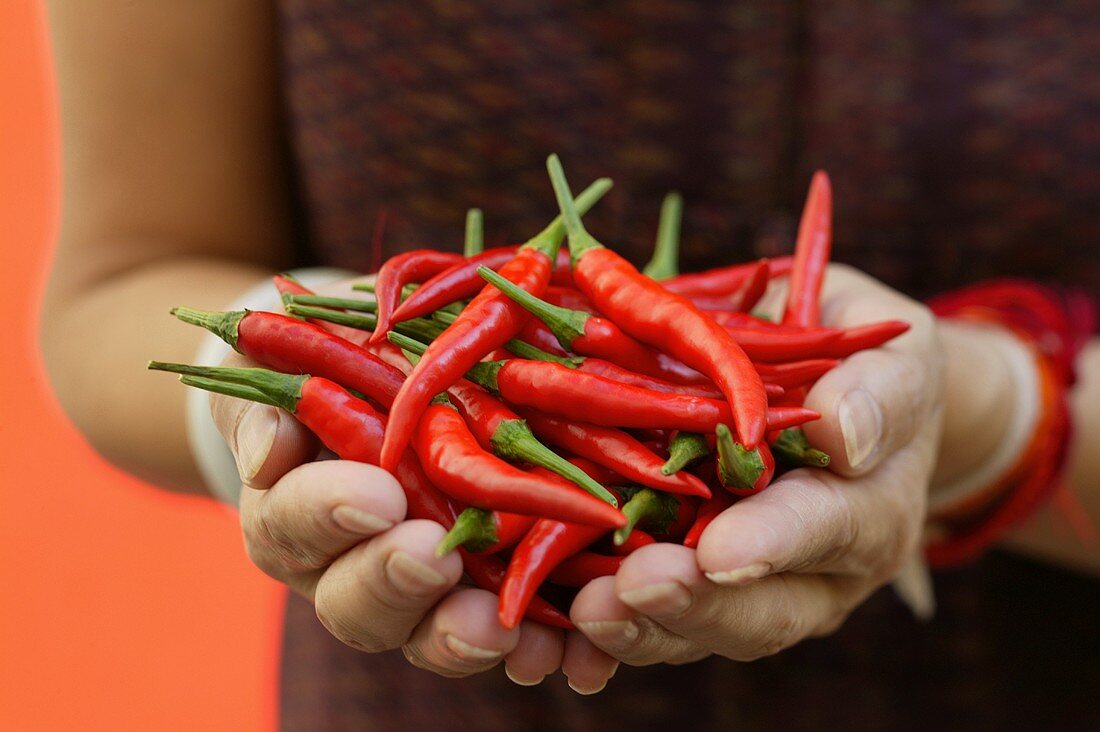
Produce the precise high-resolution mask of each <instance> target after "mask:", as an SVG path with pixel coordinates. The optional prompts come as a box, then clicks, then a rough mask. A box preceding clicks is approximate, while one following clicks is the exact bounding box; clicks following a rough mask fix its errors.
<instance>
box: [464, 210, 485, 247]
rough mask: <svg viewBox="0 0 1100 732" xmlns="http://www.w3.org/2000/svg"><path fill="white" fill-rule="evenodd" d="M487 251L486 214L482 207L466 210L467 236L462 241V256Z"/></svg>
mask: <svg viewBox="0 0 1100 732" xmlns="http://www.w3.org/2000/svg"><path fill="white" fill-rule="evenodd" d="M483 251H485V214H483V213H482V212H481V209H480V208H471V209H470V210H469V211H467V212H466V238H465V239H464V240H463V242H462V256H463V257H465V258H466V259H470V258H471V257H476V256H477V255H479V254H481V253H482V252H483Z"/></svg>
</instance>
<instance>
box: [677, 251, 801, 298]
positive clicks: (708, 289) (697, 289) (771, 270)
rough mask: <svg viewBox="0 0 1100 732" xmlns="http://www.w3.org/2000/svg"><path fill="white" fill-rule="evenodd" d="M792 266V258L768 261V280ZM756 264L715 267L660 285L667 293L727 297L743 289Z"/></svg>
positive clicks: (785, 271) (780, 274)
mask: <svg viewBox="0 0 1100 732" xmlns="http://www.w3.org/2000/svg"><path fill="white" fill-rule="evenodd" d="M793 265H794V257H776V258H775V259H769V260H768V278H769V279H775V278H776V277H781V276H783V275H785V274H788V273H789V272H790V271H791V267H792V266H793ZM756 266H757V263H756V262H749V263H748V264H735V265H731V266H727V267H716V268H715V269H708V270H706V271H705V272H693V273H691V274H684V275H679V276H677V277H673V278H672V279H669V280H665V281H664V282H662V283H661V284H662V285H663V286H664V288H665V289H666V290H668V291H669V292H675V293H678V294H680V295H689V296H696V295H729V294H730V293H731V292H735V291H737V290H738V289H739V288H741V287H743V286H744V284H745V281H746V280H748V279H749V278H750V277H751V276H752V275H753V273H754V272H755V270H756Z"/></svg>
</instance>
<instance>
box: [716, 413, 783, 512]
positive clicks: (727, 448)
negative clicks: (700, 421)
mask: <svg viewBox="0 0 1100 732" xmlns="http://www.w3.org/2000/svg"><path fill="white" fill-rule="evenodd" d="M715 434H716V435H717V437H718V461H717V468H718V480H719V481H721V483H722V485H723V486H725V487H726V490H728V491H729V492H730V493H733V494H734V495H738V496H751V495H752V494H754V493H759V492H760V491H762V490H764V489H765V488H767V487H768V484H769V483H771V482H772V477H773V476H774V475H775V458H773V457H772V451H771V450H770V449H769V448H768V445H767V443H761V444H760V445H759V446H757V447H756V449H754V450H746V449H745V448H743V447H741V445H738V444H737V443H736V442H734V441H733V435H731V434H730V430H729V427H727V426H726V425H724V424H720V425H718V427H717V429H716V430H715Z"/></svg>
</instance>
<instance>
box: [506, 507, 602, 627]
mask: <svg viewBox="0 0 1100 732" xmlns="http://www.w3.org/2000/svg"><path fill="white" fill-rule="evenodd" d="M604 533H606V530H605V529H599V528H594V527H592V526H583V525H581V524H571V523H564V522H561V521H553V520H550V519H539V520H538V521H536V522H535V525H534V526H532V527H531V530H530V531H529V532H527V535H526V536H524V537H523V539H522V540H520V542H519V544H517V545H516V548H515V550H513V552H512V559H511V561H509V562H508V570H507V573H506V574H505V577H504V585H503V586H502V587H501V588H500V601H499V604H498V605H497V614H498V616H499V618H500V623H501V625H503V626H504V627H505V628H508V629H509V630H511V629H512V628H514V627H516V625H518V624H519V620H520V618H521V617H523V614H524V612H525V611H526V610H527V605H528V603H530V602H531V600H532V598H534V597H535V593H536V592H537V591H538V588H539V586H540V585H541V584H542V583H543V581H545V580H546V578H547V576H549V574H550V572H552V571H553V570H554V568H555V567H557V566H558V565H559V564H561V563H562V562H564V561H565V560H566V559H568V558H569V557H571V556H573V555H574V554H576V553H577V552H579V551H580V550H581V549H584V548H585V547H587V546H589V545H590V544H592V542H594V541H596V539H598V538H600V536H602V535H603V534H604Z"/></svg>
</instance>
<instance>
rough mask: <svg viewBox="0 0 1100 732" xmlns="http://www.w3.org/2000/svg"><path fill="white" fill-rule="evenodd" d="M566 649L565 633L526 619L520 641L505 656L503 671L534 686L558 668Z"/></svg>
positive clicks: (512, 678)
mask: <svg viewBox="0 0 1100 732" xmlns="http://www.w3.org/2000/svg"><path fill="white" fill-rule="evenodd" d="M564 652H565V634H564V633H562V632H561V631H560V630H558V629H556V628H551V627H549V626H546V625H543V624H542V623H534V622H531V621H529V620H524V621H523V622H522V623H520V626H519V642H518V643H517V644H516V647H515V648H514V649H513V650H512V652H511V653H509V654H508V655H507V656H505V658H504V672H505V673H506V674H508V678H510V679H511V680H512V681H514V682H515V683H517V684H519V685H520V686H535V685H537V684H539V683H541V682H542V680H543V679H544V678H546V677H547V676H549V675H550V674H552V673H554V672H555V671H557V670H558V667H559V666H561V659H562V654H563V653H564Z"/></svg>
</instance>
